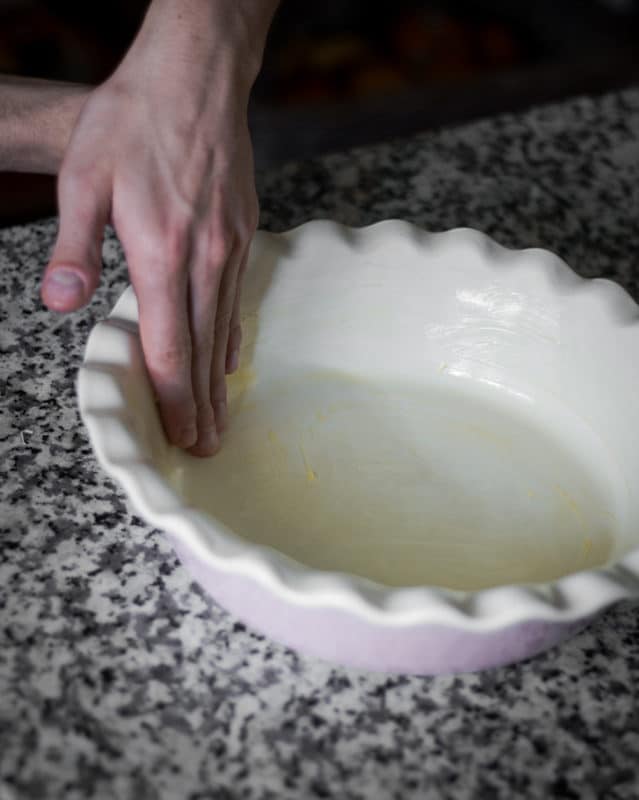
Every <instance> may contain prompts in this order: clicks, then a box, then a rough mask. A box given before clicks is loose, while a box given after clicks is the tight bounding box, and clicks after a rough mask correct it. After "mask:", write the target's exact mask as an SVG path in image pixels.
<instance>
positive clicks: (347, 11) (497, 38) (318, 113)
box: [0, 0, 639, 225]
mask: <svg viewBox="0 0 639 800" xmlns="http://www.w3.org/2000/svg"><path fill="white" fill-rule="evenodd" d="M147 5H148V0H144V1H143V0H111V2H109V3H87V2H80V0H70V1H69V2H63V1H62V0H60V1H59V2H48V3H44V2H38V0H0V72H4V73H13V74H18V75H30V76H37V77H44V78H56V79H62V80H72V81H76V82H86V83H89V84H97V83H99V82H100V81H102V80H104V79H105V78H106V77H107V76H108V75H109V74H110V72H111V71H112V70H113V68H114V67H115V65H116V64H117V63H118V61H119V60H120V58H121V57H122V55H123V54H124V52H125V50H126V48H127V47H128V45H129V44H130V42H131V41H132V39H133V37H134V36H135V33H136V30H137V28H138V26H139V24H140V21H141V19H142V15H143V14H144V11H145V9H146V7H147ZM633 83H634V84H636V83H639V0H580V1H579V2H577V0H535V2H530V3H519V2H513V0H440V1H438V0H394V1H393V2H392V3H386V2H380V3H371V2H370V0H322V1H321V2H319V3H314V2H310V1H309V0H283V2H282V4H281V7H280V9H279V11H278V13H277V15H276V18H275V21H274V24H273V27H272V29H271V34H270V36H269V41H268V45H267V50H266V54H265V61H264V67H263V70H262V74H261V75H260V78H259V79H258V82H257V84H256V86H255V90H254V93H253V100H252V104H251V108H250V123H251V128H252V131H253V141H254V146H255V155H256V164H257V166H258V168H266V167H269V166H273V165H276V164H278V163H281V162H283V161H285V160H289V159H297V158H304V157H307V156H311V155H318V154H321V153H325V152H330V151H331V150H336V149H343V148H345V147H351V146H355V145H364V144H369V143H372V142H375V141H381V140H387V139H390V138H395V137H399V136H405V135H409V134H411V133H414V132H417V131H420V130H426V129H428V128H432V127H440V126H442V125H448V124H452V123H456V122H461V121H465V120H469V119H473V118H477V117H481V116H485V115H488V114H493V113H496V112H499V111H510V110H520V109H523V108H526V107H527V106H530V105H533V104H537V103H542V102H548V101H552V100H558V99H561V98H564V97H568V96H570V95H574V94H580V93H598V92H602V91H607V90H611V89H617V88H622V87H624V86H628V85H631V84H633ZM54 211H55V202H54V181H53V180H52V179H50V178H47V177H44V176H24V175H22V176H16V175H11V174H6V173H5V174H3V175H0V224H5V225H6V224H11V223H14V222H19V221H26V220H29V219H34V218H37V217H40V216H43V215H47V214H51V213H54Z"/></svg>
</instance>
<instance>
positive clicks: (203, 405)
mask: <svg viewBox="0 0 639 800" xmlns="http://www.w3.org/2000/svg"><path fill="white" fill-rule="evenodd" d="M195 416H196V418H197V421H198V425H199V426H200V427H202V428H212V427H214V425H215V412H214V411H213V406H212V405H211V401H210V400H209V399H208V398H206V399H204V398H202V399H199V400H197V401H196V403H195Z"/></svg>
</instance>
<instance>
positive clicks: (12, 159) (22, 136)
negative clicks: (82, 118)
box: [0, 75, 89, 175]
mask: <svg viewBox="0 0 639 800" xmlns="http://www.w3.org/2000/svg"><path fill="white" fill-rule="evenodd" d="M88 92H89V88H88V87H86V86H81V85H79V84H73V83H62V82H58V81H44V80H39V79H35V78H19V77H16V76H13V75H0V171H3V172H8V171H11V172H41V173H47V174H51V175H53V174H56V173H57V171H58V168H59V166H60V163H61V161H62V157H63V155H64V151H65V149H66V146H67V143H68V141H69V137H70V135H71V131H72V130H73V127H74V125H75V122H76V119H77V117H78V114H79V113H80V109H81V108H82V105H83V103H84V101H85V99H86V97H87V94H88Z"/></svg>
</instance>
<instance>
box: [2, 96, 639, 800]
mask: <svg viewBox="0 0 639 800" xmlns="http://www.w3.org/2000/svg"><path fill="white" fill-rule="evenodd" d="M259 192H260V197H261V203H262V226H263V227H265V228H268V229H272V230H282V229H286V228H288V227H290V226H292V225H296V224H298V223H301V222H303V221H305V220H308V219H311V218H316V217H329V218H333V219H336V220H338V221H341V222H343V223H348V224H353V225H362V224H365V223H369V222H373V221H376V220H379V219H383V218H387V217H402V218H405V219H409V220H411V221H413V222H415V223H418V224H419V225H422V226H423V227H425V228H427V229H431V230H440V229H445V228H450V227H455V226H460V225H467V226H472V227H477V228H479V229H481V230H483V231H485V232H487V233H489V234H490V235H492V236H493V237H495V238H496V239H497V240H498V241H499V242H501V243H503V244H506V245H509V246H513V247H524V246H542V247H547V248H549V249H551V250H554V251H556V252H557V253H559V254H560V255H561V256H563V257H564V258H565V259H566V260H567V261H568V263H569V264H570V265H571V266H573V267H574V268H575V269H576V270H577V271H578V272H579V273H581V274H582V275H585V276H598V275H604V276H607V277H611V278H614V279H616V280H618V281H619V282H621V283H622V284H623V285H624V286H626V287H627V289H628V290H629V291H630V292H631V293H632V294H633V296H634V297H635V298H636V299H639V265H638V264H637V248H638V245H639V90H632V91H627V92H624V93H621V94H615V95H609V96H605V97H603V98H600V99H588V98H586V99H576V100H574V101H571V102H566V103H564V104H560V105H555V106H551V107H545V108H542V109H537V110H533V111H531V112H529V113H526V114H518V115H505V116H500V117H498V118H494V119H490V120H486V121H481V122H478V123H475V124H471V125H467V126H464V127H460V128H455V129H451V130H444V131H440V132H433V133H426V134H423V135H419V136H416V137H413V138H410V139H408V140H402V141H398V142H394V143H390V144H384V145H380V146H375V147H367V148H365V149H361V150H356V151H353V152H349V153H345V154H337V155H331V156H328V157H323V158H318V159H315V160H311V161H306V162H304V163H298V164H290V165H287V166H285V167H283V168H281V169H278V170H277V171H273V172H272V173H270V174H265V175H260V176H259ZM55 230H56V222H55V220H45V221H42V222H39V223H37V224H32V225H27V226H23V227H15V228H10V229H6V230H3V231H0V345H1V346H0V353H1V359H0V398H1V399H2V403H1V405H0V485H1V489H0V497H1V503H2V506H1V508H2V515H1V517H0V800H18V798H20V799H21V798H37V800H43V799H44V798H64V800H90V799H91V798H100V799H102V798H104V800H107V798H108V799H109V800H111V799H112V798H126V800H128V799H129V798H131V800H155V799H156V798H179V799H180V800H196V799H197V800H204V799H205V798H215V799H216V800H217V799H218V798H220V799H225V798H252V799H254V800H261V799H262V798H264V799H266V798H273V799H275V798H277V800H285V799H286V798H314V797H316V798H339V799H340V800H348V799H350V798H353V800H354V799H355V798H362V799H364V798H366V800H370V799H371V798H373V799H374V798H382V797H383V798H397V799H398V800H405V798H412V797H415V798H431V797H432V798H473V800H477V799H478V798H486V799H487V800H488V799H490V800H499V799H500V798H506V799H508V800H510V798H513V797H526V798H550V797H560V798H578V799H579V800H588V799H589V798H606V800H615V798H637V797H638V796H639V702H638V701H639V603H637V602H625V603H622V604H620V605H618V606H616V607H615V608H614V609H612V610H610V611H608V612H607V613H605V614H604V615H602V616H600V617H599V618H598V619H597V621H596V622H595V623H594V624H592V625H591V626H590V627H589V628H588V629H587V630H586V631H584V632H583V633H581V634H580V635H578V636H576V637H575V638H573V639H571V640H570V641H568V642H566V643H565V644H564V645H562V646H561V647H559V648H556V649H554V650H552V651H550V652H548V653H546V654H544V655H542V656H539V657H537V658H535V659H533V660H531V661H528V662H525V663H521V664H517V665H515V666H511V667H506V668H502V669H497V670H493V671H489V672H485V673H479V674H467V675H458V676H448V677H437V678H420V677H398V676H388V675H383V674H382V675H380V674H371V673H365V672H357V671H354V670H346V669H341V668H335V667H334V666H332V665H330V664H327V663H324V662H320V661H317V660H314V659H311V658H306V657H303V656H300V655H298V654H296V653H294V652H292V651H290V650H287V649H286V648H284V647H282V646H280V645H278V644H276V643H274V642H272V641H270V640H268V639H266V638H264V637H262V636H260V635H258V634H257V633H255V632H253V631H251V630H248V629H247V628H246V627H245V626H244V625H243V624H241V623H240V622H239V621H238V620H237V619H235V618H233V617H232V616H230V615H229V614H227V613H226V612H225V611H224V610H223V609H222V608H220V607H219V606H218V605H216V603H215V602H213V601H212V600H211V599H210V598H209V597H208V596H205V595H204V594H203V592H202V591H201V590H200V589H199V588H198V586H197V585H195V584H194V583H193V582H192V581H191V579H190V578H189V575H188V574H187V573H186V571H185V570H184V569H183V568H182V567H181V565H180V564H179V563H178V561H177V560H176V557H175V555H174V554H173V552H172V551H171V549H170V546H169V544H168V542H167V540H166V538H165V536H164V535H163V534H162V532H161V531H158V530H154V529H152V528H150V527H149V526H148V525H146V524H145V523H144V522H143V521H142V520H140V519H139V518H138V517H137V516H136V515H135V514H134V513H133V512H132V511H131V509H130V507H129V506H128V504H127V501H126V499H125V497H124V496H123V494H122V492H121V491H120V489H119V488H118V487H117V486H115V485H114V484H113V483H112V481H111V480H109V478H107V477H106V475H105V474H104V473H103V472H102V470H101V469H100V468H99V467H98V465H97V463H96V460H95V458H94V456H93V452H92V450H91V447H90V445H89V442H88V440H87V435H86V432H85V430H84V427H83V425H82V424H81V422H80V419H79V416H78V411H77V403H76V397H75V378H76V373H77V369H78V366H79V364H80V361H81V357H82V353H83V348H84V345H85V342H86V338H87V335H88V333H89V330H90V329H91V327H92V326H93V325H94V324H95V323H96V322H97V321H98V320H100V319H102V318H103V317H104V316H105V315H106V314H107V313H108V311H109V310H110V308H111V307H112V305H113V303H114V302H115V300H116V299H117V297H118V296H119V294H120V293H121V291H122V290H123V289H124V287H125V285H126V282H127V274H126V267H125V264H124V261H123V258H122V254H121V250H120V248H119V245H118V244H117V241H116V240H115V238H114V237H113V235H111V234H110V235H109V236H108V237H107V240H106V242H105V247H104V261H105V271H104V280H103V282H102V286H101V288H100V289H99V291H98V293H97V296H96V299H95V301H94V302H93V303H92V305H91V306H90V307H89V308H87V309H85V310H83V311H81V312H78V313H75V314H73V315H71V316H66V317H62V316H56V315H54V314H52V313H50V312H48V311H46V310H44V309H43V307H42V306H41V304H40V301H39V296H38V286H39V280H40V275H41V271H42V268H43V266H44V264H45V262H46V259H47V254H48V252H49V250H50V248H51V245H52V243H53V239H54V235H55ZM637 357H638V358H639V353H638V354H637Z"/></svg>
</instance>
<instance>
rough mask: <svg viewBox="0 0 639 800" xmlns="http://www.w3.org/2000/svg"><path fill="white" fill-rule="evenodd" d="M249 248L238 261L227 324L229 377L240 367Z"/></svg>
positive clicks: (227, 368) (227, 369)
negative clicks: (243, 298) (241, 313)
mask: <svg viewBox="0 0 639 800" xmlns="http://www.w3.org/2000/svg"><path fill="white" fill-rule="evenodd" d="M248 254H249V246H247V247H246V249H245V250H244V254H243V255H242V258H241V260H240V267H239V270H238V273H237V281H236V286H235V298H234V300H233V311H232V313H231V321H230V324H229V336H228V343H227V346H226V364H225V368H226V374H227V375H230V374H231V373H233V372H235V371H236V370H237V368H238V367H239V365H240V346H241V344H242V321H241V316H240V307H241V303H242V283H243V281H244V275H245V273H246V262H247V261H248Z"/></svg>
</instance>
